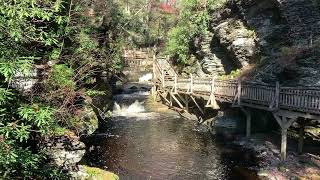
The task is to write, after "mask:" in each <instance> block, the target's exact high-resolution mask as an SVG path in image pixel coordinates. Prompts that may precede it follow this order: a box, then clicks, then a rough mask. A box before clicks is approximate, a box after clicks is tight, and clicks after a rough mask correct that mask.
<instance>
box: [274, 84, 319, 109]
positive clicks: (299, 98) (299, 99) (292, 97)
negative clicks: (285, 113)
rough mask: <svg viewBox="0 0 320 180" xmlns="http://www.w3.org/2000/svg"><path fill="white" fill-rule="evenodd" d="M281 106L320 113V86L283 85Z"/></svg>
mask: <svg viewBox="0 0 320 180" xmlns="http://www.w3.org/2000/svg"><path fill="white" fill-rule="evenodd" d="M279 106H280V108H284V109H289V110H297V111H302V112H309V113H317V114H320V88H315V87H281V88H280V94H279Z"/></svg>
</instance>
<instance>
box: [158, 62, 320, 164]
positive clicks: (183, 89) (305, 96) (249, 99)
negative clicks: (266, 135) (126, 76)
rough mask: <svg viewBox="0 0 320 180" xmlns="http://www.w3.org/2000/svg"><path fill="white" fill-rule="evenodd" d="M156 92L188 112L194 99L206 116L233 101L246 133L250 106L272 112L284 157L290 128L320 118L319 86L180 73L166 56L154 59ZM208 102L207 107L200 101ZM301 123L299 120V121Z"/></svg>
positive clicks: (249, 130) (249, 120) (249, 118)
mask: <svg viewBox="0 0 320 180" xmlns="http://www.w3.org/2000/svg"><path fill="white" fill-rule="evenodd" d="M153 82H154V87H153V93H154V94H155V96H156V98H160V99H162V100H163V101H164V103H166V104H168V105H170V106H172V105H173V104H176V105H177V106H178V108H179V109H180V110H184V111H188V107H189V103H190V102H192V103H193V104H195V106H196V107H197V108H198V110H199V111H200V112H201V113H202V114H203V115H205V109H206V108H213V109H219V105H218V103H217V102H219V103H230V104H231V105H232V107H238V108H240V109H241V110H242V111H243V112H244V114H245V115H246V119H247V121H246V122H247V125H246V126H247V127H246V135H247V137H249V136H250V133H251V111H250V109H261V110H265V111H270V112H272V114H273V116H274V118H275V119H276V121H277V122H278V124H279V126H280V127H281V159H282V160H285V159H286V148H287V130H288V128H289V127H290V126H291V125H292V124H293V123H294V122H295V121H297V119H298V118H299V119H302V118H303V121H307V120H310V119H316V120H319V119H320V88H316V87H282V86H280V85H279V83H278V82H276V83H275V84H262V83H255V82H246V81H222V80H217V79H215V78H214V77H204V78H199V77H196V76H193V75H190V77H188V78H183V77H180V76H178V74H177V73H176V72H175V71H174V69H173V68H172V67H171V65H170V64H169V63H168V61H167V59H166V58H161V57H159V58H157V59H155V58H154V63H153ZM200 99H201V100H202V101H205V103H203V104H205V106H203V105H201V103H199V101H200ZM299 122H300V121H299ZM300 124H301V126H300V133H299V135H300V137H299V145H298V151H299V152H302V146H303V135H304V125H305V123H300Z"/></svg>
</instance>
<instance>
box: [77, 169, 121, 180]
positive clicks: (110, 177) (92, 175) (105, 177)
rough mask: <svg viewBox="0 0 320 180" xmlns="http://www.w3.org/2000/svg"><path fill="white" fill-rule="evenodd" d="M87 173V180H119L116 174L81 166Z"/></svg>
mask: <svg viewBox="0 0 320 180" xmlns="http://www.w3.org/2000/svg"><path fill="white" fill-rule="evenodd" d="M83 167H84V169H85V171H86V173H88V175H89V176H88V177H87V180H119V176H117V175H116V174H114V173H112V172H109V171H105V170H102V169H99V168H95V167H89V166H83Z"/></svg>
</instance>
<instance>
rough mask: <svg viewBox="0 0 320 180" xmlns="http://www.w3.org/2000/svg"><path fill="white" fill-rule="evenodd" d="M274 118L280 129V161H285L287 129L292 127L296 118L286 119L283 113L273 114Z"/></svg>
mask: <svg viewBox="0 0 320 180" xmlns="http://www.w3.org/2000/svg"><path fill="white" fill-rule="evenodd" d="M273 116H274V118H275V119H276V120H277V122H278V124H279V126H280V128H281V161H284V160H286V158H287V135H288V129H289V127H290V126H291V125H292V123H293V122H294V121H296V120H297V119H296V118H291V119H288V118H287V117H286V114H285V113H282V114H281V112H279V113H273Z"/></svg>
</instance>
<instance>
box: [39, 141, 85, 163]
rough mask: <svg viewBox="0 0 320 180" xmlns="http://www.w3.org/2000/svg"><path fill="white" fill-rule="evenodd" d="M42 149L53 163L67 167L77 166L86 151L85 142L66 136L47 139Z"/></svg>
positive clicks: (42, 143)
mask: <svg viewBox="0 0 320 180" xmlns="http://www.w3.org/2000/svg"><path fill="white" fill-rule="evenodd" d="M40 149H41V151H42V152H43V153H44V154H46V155H47V157H48V158H49V159H50V160H51V163H52V164H54V165H56V166H58V167H63V168H65V169H69V168H70V167H73V166H75V165H76V163H78V162H79V161H80V160H81V159H82V157H83V156H84V154H85V152H86V150H85V144H84V143H83V142H80V141H79V140H77V139H70V138H69V137H66V136H62V137H54V138H49V139H46V140H45V141H43V142H41V145H40Z"/></svg>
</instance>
